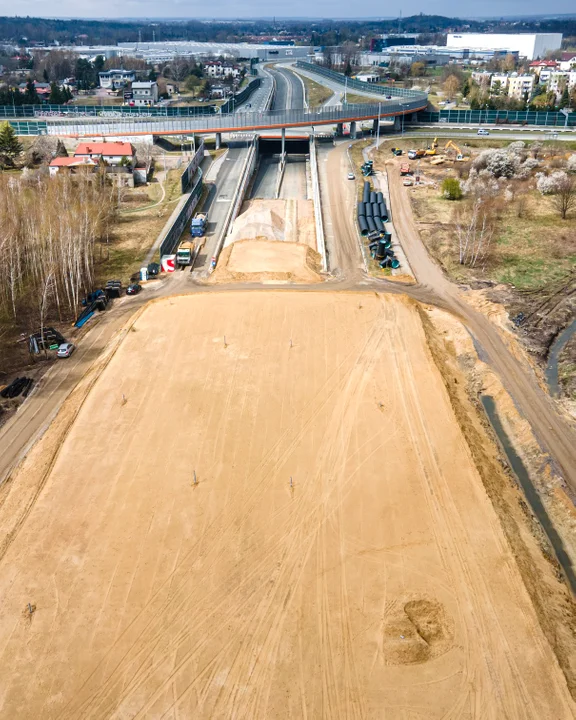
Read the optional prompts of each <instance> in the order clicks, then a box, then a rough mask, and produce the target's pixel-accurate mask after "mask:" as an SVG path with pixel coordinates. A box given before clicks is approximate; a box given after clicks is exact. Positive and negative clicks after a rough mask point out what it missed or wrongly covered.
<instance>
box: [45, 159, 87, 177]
mask: <svg viewBox="0 0 576 720" xmlns="http://www.w3.org/2000/svg"><path fill="white" fill-rule="evenodd" d="M97 166H98V163H97V162H95V161H94V160H91V159H90V158H77V157H55V158H54V159H53V160H52V162H51V163H50V165H49V166H48V169H49V171H50V177H54V175H57V174H58V173H59V172H60V171H61V170H65V171H67V172H71V173H76V172H77V171H78V170H84V171H86V170H87V169H88V170H90V171H91V172H92V171H93V170H94V168H96V167H97Z"/></svg>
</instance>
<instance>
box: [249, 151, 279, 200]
mask: <svg viewBox="0 0 576 720" xmlns="http://www.w3.org/2000/svg"><path fill="white" fill-rule="evenodd" d="M278 160H279V158H278V156H277V155H274V156H273V155H262V157H261V158H260V163H259V164H258V167H257V169H256V177H255V178H254V182H253V183H252V192H251V193H250V199H251V200H253V199H255V198H261V199H264V200H271V199H273V198H274V195H275V192H276V181H277V179H278Z"/></svg>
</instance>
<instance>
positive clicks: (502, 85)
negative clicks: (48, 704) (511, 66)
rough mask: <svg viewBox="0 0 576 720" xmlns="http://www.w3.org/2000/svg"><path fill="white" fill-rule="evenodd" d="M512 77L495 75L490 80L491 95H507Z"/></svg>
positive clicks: (502, 74) (501, 74)
mask: <svg viewBox="0 0 576 720" xmlns="http://www.w3.org/2000/svg"><path fill="white" fill-rule="evenodd" d="M509 82H510V76H509V75H508V74H506V73H495V74H494V75H492V77H491V78H490V93H491V94H497V93H498V94H500V95H506V93H507V91H508V83H509Z"/></svg>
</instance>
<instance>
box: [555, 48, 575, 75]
mask: <svg viewBox="0 0 576 720" xmlns="http://www.w3.org/2000/svg"><path fill="white" fill-rule="evenodd" d="M558 69H559V70H562V71H563V72H569V71H570V70H575V69H576V52H574V50H569V51H568V52H563V53H562V57H561V58H560V62H559V63H558Z"/></svg>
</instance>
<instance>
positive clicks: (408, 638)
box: [384, 598, 454, 665]
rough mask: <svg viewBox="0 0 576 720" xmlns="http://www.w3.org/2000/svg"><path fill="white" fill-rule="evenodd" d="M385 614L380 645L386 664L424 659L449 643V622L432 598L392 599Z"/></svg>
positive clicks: (441, 651) (441, 607) (450, 628)
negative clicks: (383, 648) (381, 643)
mask: <svg viewBox="0 0 576 720" xmlns="http://www.w3.org/2000/svg"><path fill="white" fill-rule="evenodd" d="M387 615H388V619H387V622H386V623H385V625H384V646H385V648H386V658H387V662H388V664H389V665H412V664H415V663H423V662H427V661H428V660H431V659H432V658H434V657H438V655H442V654H443V653H445V652H446V651H447V650H448V649H449V648H450V647H451V646H452V640H453V637H454V628H453V623H452V621H451V619H450V618H449V617H448V615H447V614H446V611H445V609H444V606H443V605H442V604H441V603H439V602H437V601H436V600H429V599H425V598H420V599H416V600H409V601H408V602H404V603H400V604H398V603H395V604H394V606H393V607H392V608H390V611H389V613H387Z"/></svg>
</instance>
